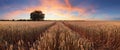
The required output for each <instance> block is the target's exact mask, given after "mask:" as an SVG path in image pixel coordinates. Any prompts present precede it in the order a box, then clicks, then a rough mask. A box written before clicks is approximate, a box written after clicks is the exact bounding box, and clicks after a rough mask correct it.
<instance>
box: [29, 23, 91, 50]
mask: <svg viewBox="0 0 120 50" xmlns="http://www.w3.org/2000/svg"><path fill="white" fill-rule="evenodd" d="M34 45H36V46H34ZM34 45H33V48H31V50H32V49H38V50H92V49H93V48H92V47H93V46H92V45H93V44H92V43H91V42H90V41H89V40H87V39H84V38H80V35H79V34H78V33H76V32H74V31H72V30H71V29H69V28H68V27H67V26H65V25H64V24H63V23H62V22H56V24H55V25H53V26H52V27H50V28H49V29H48V30H46V31H45V33H43V36H42V37H39V40H37V41H36V42H35V43H34ZM36 47H37V48H36Z"/></svg>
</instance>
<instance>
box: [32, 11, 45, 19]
mask: <svg viewBox="0 0 120 50" xmlns="http://www.w3.org/2000/svg"><path fill="white" fill-rule="evenodd" d="M44 16H45V14H43V13H42V11H38V10H37V11H33V12H32V13H31V14H30V19H31V20H33V21H41V20H44Z"/></svg>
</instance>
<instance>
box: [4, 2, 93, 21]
mask: <svg viewBox="0 0 120 50" xmlns="http://www.w3.org/2000/svg"><path fill="white" fill-rule="evenodd" d="M39 2H40V4H39V5H37V6H28V7H24V8H23V9H19V10H14V11H12V12H8V13H6V14H4V15H3V17H4V18H5V19H11V18H14V17H17V16H18V15H20V14H24V13H28V14H29V13H30V12H32V11H34V10H42V11H43V13H45V14H46V15H47V14H49V13H50V14H52V15H56V17H57V16H59V17H63V18H66V19H80V18H81V16H84V17H85V16H88V14H89V13H88V11H89V9H88V8H81V7H76V6H72V4H71V3H70V0H64V2H65V3H64V4H63V3H61V2H60V0H50V1H48V0H39ZM91 7H92V6H91ZM91 10H92V11H90V12H95V10H94V8H93V7H92V8H91ZM73 12H78V16H74V14H73ZM47 16H49V15H47ZM51 19H52V18H51Z"/></svg>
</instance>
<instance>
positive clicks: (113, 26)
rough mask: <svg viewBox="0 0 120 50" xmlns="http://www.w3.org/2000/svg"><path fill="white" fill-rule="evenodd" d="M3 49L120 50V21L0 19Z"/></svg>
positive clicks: (0, 43) (0, 36) (0, 45)
mask: <svg viewBox="0 0 120 50" xmlns="http://www.w3.org/2000/svg"><path fill="white" fill-rule="evenodd" d="M0 50H120V22H113V21H108V22H107V21H35V22H33V21H26V22H25V21H14V22H12V21H8V22H7V21H6V22H3V21H1V22H0Z"/></svg>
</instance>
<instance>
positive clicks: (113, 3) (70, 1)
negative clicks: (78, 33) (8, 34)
mask: <svg viewBox="0 0 120 50" xmlns="http://www.w3.org/2000/svg"><path fill="white" fill-rule="evenodd" d="M35 10H41V11H42V12H43V13H44V14H45V20H120V0H0V19H30V13H31V12H33V11H35Z"/></svg>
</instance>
